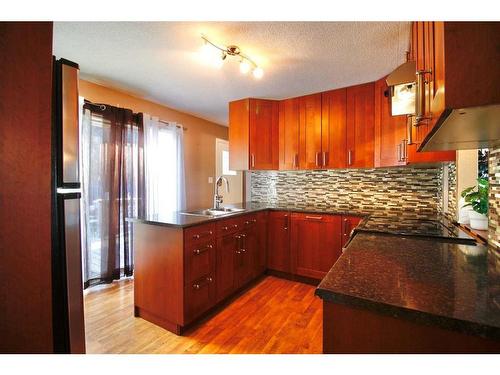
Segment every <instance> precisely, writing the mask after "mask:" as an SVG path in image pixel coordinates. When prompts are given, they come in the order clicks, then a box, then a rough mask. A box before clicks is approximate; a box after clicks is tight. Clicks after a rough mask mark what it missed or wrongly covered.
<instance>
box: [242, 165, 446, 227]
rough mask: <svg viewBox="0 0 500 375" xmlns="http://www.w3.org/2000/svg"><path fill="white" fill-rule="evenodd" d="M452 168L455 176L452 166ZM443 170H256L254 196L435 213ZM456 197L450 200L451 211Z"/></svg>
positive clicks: (416, 214)
mask: <svg viewBox="0 0 500 375" xmlns="http://www.w3.org/2000/svg"><path fill="white" fill-rule="evenodd" d="M453 167H454V164H453ZM450 170H451V173H449V179H450V180H451V179H453V178H454V171H453V168H450ZM442 173H443V172H442V167H435V168H425V169H421V168H390V169H337V170H325V171H286V172H285V171H255V172H251V176H250V178H251V199H252V201H254V202H264V203H272V204H278V205H279V204H288V205H296V206H298V207H301V206H304V207H305V206H311V205H312V206H317V207H322V208H331V209H335V210H346V211H352V212H380V213H382V214H391V213H394V214H398V213H401V212H403V213H404V214H405V216H409V217H417V218H424V217H432V216H434V215H436V214H437V213H441V211H442V194H443V191H442V189H443V187H442V186H443V184H442V183H441V181H440V179H441V178H442ZM450 185H453V184H450ZM449 189H450V186H449ZM454 202H455V200H450V204H451V207H449V210H450V211H451V210H454V207H453V204H454ZM453 212H454V211H453Z"/></svg>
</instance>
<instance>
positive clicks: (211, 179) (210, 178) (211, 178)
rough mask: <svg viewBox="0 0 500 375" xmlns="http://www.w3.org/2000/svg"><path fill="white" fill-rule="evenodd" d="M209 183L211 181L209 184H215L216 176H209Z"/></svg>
mask: <svg viewBox="0 0 500 375" xmlns="http://www.w3.org/2000/svg"><path fill="white" fill-rule="evenodd" d="M208 183H209V184H213V183H214V178H213V177H212V176H210V177H209V178H208Z"/></svg>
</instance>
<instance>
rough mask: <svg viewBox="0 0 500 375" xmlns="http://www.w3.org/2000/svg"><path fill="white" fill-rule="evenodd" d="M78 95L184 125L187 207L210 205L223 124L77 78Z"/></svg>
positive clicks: (222, 136) (224, 132) (226, 133)
mask: <svg viewBox="0 0 500 375" xmlns="http://www.w3.org/2000/svg"><path fill="white" fill-rule="evenodd" d="M80 95H81V96H83V97H85V98H86V99H88V100H90V101H92V102H97V103H107V104H110V105H113V106H117V107H124V108H130V109H132V110H133V111H134V112H144V113H149V114H150V115H152V116H158V117H159V118H160V119H162V120H165V121H174V122H177V123H179V124H182V125H183V126H184V127H186V128H187V131H186V132H185V133H184V144H185V159H184V163H185V169H186V204H187V209H189V210H191V209H195V208H206V207H211V206H212V204H213V188H214V186H213V183H212V184H209V183H208V177H213V176H214V175H215V139H216V138H221V139H227V137H228V128H227V127H225V126H221V125H218V124H215V123H213V122H210V121H206V120H203V119H201V118H198V117H195V116H192V115H189V114H186V113H182V112H179V111H176V110H174V109H171V108H168V107H165V106H163V105H159V104H156V103H153V102H150V101H148V100H144V99H141V98H137V97H134V96H132V95H129V94H126V93H123V92H121V91H118V90H114V89H111V88H108V87H104V86H101V85H97V84H95V83H92V82H88V81H85V80H80Z"/></svg>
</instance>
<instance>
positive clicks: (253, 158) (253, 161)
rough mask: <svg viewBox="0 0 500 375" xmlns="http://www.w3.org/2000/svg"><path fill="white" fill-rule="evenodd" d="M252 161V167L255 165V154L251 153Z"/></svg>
mask: <svg viewBox="0 0 500 375" xmlns="http://www.w3.org/2000/svg"><path fill="white" fill-rule="evenodd" d="M250 161H251V163H252V168H254V167H255V154H250Z"/></svg>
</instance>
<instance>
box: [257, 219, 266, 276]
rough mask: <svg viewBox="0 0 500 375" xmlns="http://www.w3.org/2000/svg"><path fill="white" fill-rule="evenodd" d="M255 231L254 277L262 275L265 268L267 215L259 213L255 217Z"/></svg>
mask: <svg viewBox="0 0 500 375" xmlns="http://www.w3.org/2000/svg"><path fill="white" fill-rule="evenodd" d="M255 221H256V222H255V225H256V231H257V244H256V256H255V264H254V276H259V275H260V274H262V273H264V271H265V270H266V268H267V225H268V213H267V211H265V212H259V213H258V214H257V215H256V216H255Z"/></svg>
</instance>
